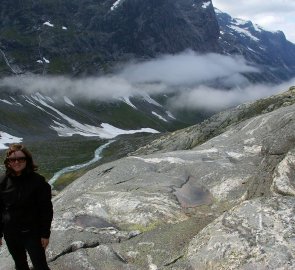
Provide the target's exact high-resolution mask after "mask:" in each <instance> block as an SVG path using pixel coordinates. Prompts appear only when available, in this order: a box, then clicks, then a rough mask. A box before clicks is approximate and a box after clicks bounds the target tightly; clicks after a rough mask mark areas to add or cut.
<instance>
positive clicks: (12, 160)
mask: <svg viewBox="0 0 295 270" xmlns="http://www.w3.org/2000/svg"><path fill="white" fill-rule="evenodd" d="M7 160H8V162H10V163H15V162H17V161H18V162H19V163H24V162H26V161H27V158H26V157H13V158H7Z"/></svg>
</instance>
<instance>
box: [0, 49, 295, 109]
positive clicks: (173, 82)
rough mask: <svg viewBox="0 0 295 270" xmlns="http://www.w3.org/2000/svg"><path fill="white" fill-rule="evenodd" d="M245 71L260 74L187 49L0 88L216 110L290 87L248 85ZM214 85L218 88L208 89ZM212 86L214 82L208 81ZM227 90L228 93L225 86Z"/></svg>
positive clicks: (19, 79) (12, 80)
mask: <svg viewBox="0 0 295 270" xmlns="http://www.w3.org/2000/svg"><path fill="white" fill-rule="evenodd" d="M244 73H259V69H258V68H257V67H255V66H251V65H249V64H248V63H247V62H246V61H245V60H244V59H243V58H242V57H233V56H224V55H220V54H215V53H209V54H205V55H199V54H196V53H194V52H192V51H185V52H183V53H181V54H178V55H163V56H161V57H159V58H157V59H154V60H149V61H145V62H136V63H134V62H133V63H129V64H125V65H124V66H123V67H121V68H120V69H118V70H116V72H114V73H112V74H111V75H106V76H97V77H94V76H92V77H86V78H70V77H64V76H40V75H18V76H13V77H5V78H2V79H1V80H0V87H2V88H9V89H18V90H21V91H23V92H24V93H26V94H34V93H37V92H38V93H42V94H44V95H48V96H51V97H64V96H66V97H69V98H70V99H71V100H73V101H75V100H76V99H90V100H92V99H97V100H100V101H112V100H113V99H122V98H126V97H132V96H146V94H148V95H158V94H173V95H171V97H170V98H169V100H168V106H169V107H170V109H172V110H173V109H183V108H188V109H202V110H209V111H218V110H221V109H224V108H227V107H230V106H234V105H237V104H240V103H243V102H248V101H253V100H256V99H258V98H263V97H266V96H270V95H272V94H275V93H278V92H280V91H281V90H282V91H283V90H284V89H286V88H287V87H289V86H290V85H292V84H294V81H295V79H293V80H292V81H290V82H286V83H283V84H282V85H262V84H255V85H253V84H251V83H250V82H249V80H248V79H247V78H246V77H245V76H244V75H243V74H244ZM214 81H215V82H218V83H217V84H215V85H219V84H220V86H221V87H220V88H219V87H215V86H214V87H212V86H210V82H214ZM211 85H212V83H211ZM225 87H226V89H227V90H225V89H224V88H225Z"/></svg>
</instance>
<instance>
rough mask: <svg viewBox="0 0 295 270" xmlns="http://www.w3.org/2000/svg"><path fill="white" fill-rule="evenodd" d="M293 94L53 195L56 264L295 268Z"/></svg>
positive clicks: (106, 167) (52, 256) (105, 168)
mask: <svg viewBox="0 0 295 270" xmlns="http://www.w3.org/2000/svg"><path fill="white" fill-rule="evenodd" d="M294 97H295V89H294V87H293V88H290V90H289V91H287V92H285V93H282V94H280V95H277V96H273V97H271V98H269V99H267V100H260V101H258V102H257V103H253V104H248V105H243V106H245V107H244V108H245V110H244V114H243V112H242V110H241V108H242V107H238V108H236V109H235V110H231V111H227V112H224V113H223V114H220V115H219V116H216V117H215V118H213V120H212V119H211V120H208V121H207V124H203V126H202V125H201V126H198V127H197V128H196V127H194V128H196V131H197V132H195V136H196V138H199V137H200V134H202V132H205V133H208V127H211V131H210V132H209V133H211V134H212V135H210V136H208V135H206V136H203V137H204V140H203V143H201V144H198V143H196V144H194V143H193V144H190V146H187V145H186V146H185V148H186V150H175V151H167V152H154V153H153V154H148V155H134V156H129V157H126V158H122V159H119V160H116V161H114V162H110V163H106V164H103V165H101V166H99V167H97V168H95V169H93V170H91V171H89V172H88V173H87V174H85V175H84V176H82V177H81V178H79V179H78V180H77V181H75V182H74V183H72V184H71V185H70V186H68V187H67V188H65V189H64V190H63V191H62V192H61V193H60V194H59V195H57V196H56V197H55V198H54V200H53V201H54V208H55V216H54V222H53V226H52V229H53V232H52V238H51V243H50V246H49V249H48V258H49V261H50V267H51V269H53V270H57V269H59V270H67V269H69V270H70V269H71V270H76V269H105V270H107V269H174V270H176V269H178V270H189V269H198V270H199V269H294V267H295V257H294V249H295V244H294V233H295V231H294V230H295V229H294V228H295V226H294V223H295V219H294V216H295V215H294V213H295V209H294V202H295V201H294V194H295V183H294V175H295V168H294V161H295V154H294V153H295V152H294V151H295V150H294V149H295V144H294V142H295V134H294V128H295V115H294V114H295V104H293V103H294ZM262 104H267V106H266V105H265V106H266V108H268V109H266V108H261V105H262ZM249 106H251V107H252V109H253V108H257V111H256V113H253V114H252V115H249V111H247V108H249ZM221 116H223V117H221ZM210 122H211V123H212V126H210ZM226 123H227V124H226ZM206 127H207V128H206ZM214 127H215V128H214ZM192 129H193V128H190V129H188V130H186V129H184V130H182V131H179V132H178V133H177V134H178V140H179V143H178V144H177V145H180V142H181V140H182V139H183V138H184V136H185V135H186V134H187V132H188V133H190V135H191V136H193V134H194V133H193V131H192ZM218 134H219V135H218ZM174 136H175V137H174V140H173V141H171V143H172V144H174V146H175V144H176V141H177V139H176V135H174ZM163 145H164V140H163ZM168 145H169V140H168V141H165V147H166V146H168ZM174 146H173V147H174ZM177 147H178V146H177ZM180 148H184V147H183V146H182V147H180ZM180 148H178V149H180ZM1 256H2V258H1V260H2V261H1V267H2V268H1V269H5V270H8V269H11V259H10V258H9V256H8V255H7V251H6V250H5V249H4V250H3V249H2V250H1ZM3 267H5V268H3Z"/></svg>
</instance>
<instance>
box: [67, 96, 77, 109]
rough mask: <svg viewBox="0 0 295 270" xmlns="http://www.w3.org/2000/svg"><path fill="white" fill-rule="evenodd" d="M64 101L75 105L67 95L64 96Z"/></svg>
mask: <svg viewBox="0 0 295 270" xmlns="http://www.w3.org/2000/svg"><path fill="white" fill-rule="evenodd" d="M64 101H65V103H66V104H68V105H70V106H73V107H74V106H75V105H74V103H73V102H72V101H71V100H70V99H69V98H68V97H66V96H64Z"/></svg>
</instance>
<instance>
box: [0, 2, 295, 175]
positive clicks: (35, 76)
mask: <svg viewBox="0 0 295 270" xmlns="http://www.w3.org/2000/svg"><path fill="white" fill-rule="evenodd" d="M186 50H190V52H191V53H189V54H186V55H185V57H186V58H185V59H186V61H187V59H188V60H189V59H192V58H193V59H194V61H195V62H197V63H200V64H198V65H199V66H200V67H199V66H198V68H201V69H204V70H205V72H203V73H201V74H202V75H201V77H202V78H201V79H200V81H198V82H197V83H196V82H193V83H191V82H190V81H189V80H188V82H187V84H186V85H172V86H171V85H169V84H167V85H166V84H165V83H163V82H162V81H161V77H160V78H158V77H157V78H156V79H153V78H152V79H153V80H150V81H148V82H147V83H146V82H145V81H144V79H145V78H144V79H143V82H141V81H140V82H137V81H136V80H134V81H132V80H131V81H128V80H127V79H126V78H125V77H122V76H121V77H113V76H115V75H117V74H118V73H119V72H118V70H120V68H122V66H124V67H125V65H127V64H130V63H133V64H134V63H135V65H134V66H133V67H135V69H137V68H138V66H137V65H136V64H137V63H139V64H140V63H147V64H149V63H150V62H152V61H155V63H157V61H162V60H163V59H164V60H165V59H167V58H169V57H176V58H177V57H182V56H183V52H185V51H186ZM179 55H180V56H179ZM196 55H197V56H200V55H201V56H204V57H207V56H208V57H209V58H210V57H211V58H212V59H213V60H212V59H211V62H213V63H215V62H218V61H215V60H216V59H215V58H214V57H217V58H218V59H217V60H220V59H219V58H222V61H227V60H229V59H231V60H230V61H232V59H235V57H239V56H243V57H244V58H245V59H246V61H247V63H244V62H243V63H242V64H241V66H246V65H248V66H247V69H245V70H241V71H240V70H238V71H237V70H236V69H237V65H235V66H234V67H233V70H234V71H233V72H234V73H237V74H238V76H239V79H240V78H241V77H242V82H243V83H246V84H247V85H249V84H250V83H255V82H260V83H261V82H265V83H278V82H283V81H286V80H289V79H291V78H292V77H294V75H295V57H294V55H295V45H294V44H292V43H290V42H289V41H287V40H286V38H285V37H284V35H283V33H282V32H274V33H273V32H269V31H266V30H264V29H262V28H260V27H259V26H256V25H253V24H252V23H251V22H249V21H248V22H244V21H241V20H238V19H234V18H231V17H230V15H228V14H225V13H222V12H220V11H218V10H214V7H213V5H212V2H211V1H209V0H208V1H202V0H165V1H164V0H149V1H147V0H118V1H115V0H99V1H97V0H85V1H80V0H63V1H60V0H51V1H48V0H38V1H35V0H2V1H1V10H0V78H1V79H0V114H1V118H0V146H1V148H2V149H3V148H5V147H6V145H7V143H9V142H12V141H21V140H22V141H24V142H25V143H26V144H28V145H29V146H31V147H33V148H35V147H36V148H37V146H38V147H42V146H44V145H46V147H45V148H46V155H45V157H39V156H38V158H40V160H41V161H42V162H45V163H46V164H49V166H45V167H46V168H43V170H45V172H46V174H48V176H52V173H53V172H55V171H56V170H58V169H61V168H62V166H67V165H71V162H72V164H73V162H75V163H80V162H84V161H87V160H88V159H90V158H91V155H92V154H93V152H94V149H96V148H97V147H100V146H101V145H103V144H104V143H105V141H106V140H108V139H111V138H114V137H116V136H117V135H122V136H119V137H120V138H121V137H124V134H134V133H136V134H137V133H139V134H140V136H141V135H142V136H143V138H145V139H146V140H147V141H149V140H148V139H147V138H148V137H149V136H146V134H147V133H150V132H151V133H152V135H153V136H151V137H152V138H154V137H156V136H158V133H157V132H160V133H166V132H169V131H173V130H177V129H181V128H184V127H187V126H189V125H191V124H195V123H198V122H201V121H203V120H204V119H206V118H208V117H209V116H211V115H212V114H213V113H214V112H215V111H216V110H213V112H212V111H210V110H207V109H202V108H197V109H196V108H184V109H183V108H181V109H178V108H174V109H173V108H172V106H170V104H169V102H170V101H171V100H172V99H174V101H175V100H176V101H178V99H179V98H178V95H177V94H178V93H181V92H182V91H185V89H186V88H190V87H191V88H192V89H194V88H195V87H198V85H199V84H202V85H203V84H204V85H206V86H211V87H218V88H221V89H224V90H225V91H227V90H228V89H229V88H230V87H232V86H233V85H231V86H228V84H226V81H227V79H228V78H227V75H226V74H225V75H220V76H217V77H216V76H215V77H214V76H211V73H213V70H214V68H213V69H208V70H206V69H205V66H204V67H202V65H205V64H204V61H205V63H206V61H207V58H205V60H201V59H200V58H197V57H195V56H196ZM212 56H213V57H212ZM165 57H166V58H165ZM223 57H229V58H226V59H225V58H223ZM209 58H208V59H209ZM159 59H160V60H159ZM169 59H170V58H169ZM149 61H150V62H149ZM199 61H200V62H199ZM202 61H203V62H202ZM208 61H209V60H208ZM167 63H168V64H166V65H165V66H164V67H162V68H160V69H159V68H156V69H155V70H156V71H154V72H157V70H161V71H162V70H164V69H167V73H169V70H170V66H173V68H174V71H175V70H182V69H184V70H185V67H186V66H188V65H187V64H186V63H183V65H179V66H178V62H175V61H174V62H172V63H171V62H169V61H167ZM239 63H240V62H238V64H239ZM154 67H155V66H152V68H154ZM138 69H139V68H138ZM221 69H223V67H221ZM139 70H140V69H139ZM145 72H146V73H148V72H147V71H146V70H145V69H142V74H143V75H145ZM159 73H160V72H159ZM114 74H115V75H114ZM120 75H121V74H120ZM169 75H170V74H169ZM178 76H180V75H179V73H175V75H174V73H172V74H171V75H170V77H172V80H173V79H177V77H178ZM193 76H197V75H195V74H193ZM89 77H90V79H89ZM97 77H98V78H103V79H102V80H100V81H99V82H98V83H97V81H95V80H93V78H97ZM184 78H185V79H186V77H185V76H184ZM79 79H81V80H79ZM170 79H171V78H170ZM113 81H115V82H116V83H114V84H110V85H109V83H111V82H112V83H113ZM126 81H127V83H126ZM52 85H54V86H53V87H52ZM77 85H79V91H80V92H79V93H78V94H77V93H75V90H76V89H75V87H77ZM105 85H108V86H107V87H105ZM163 85H164V87H163ZM30 86H31V88H30ZM234 86H237V87H240V85H239V82H237V83H236V82H235V81H234ZM51 88H54V91H46V90H48V89H51ZM125 88H127V90H126V92H124V91H122V89H123V90H124V89H125ZM129 88H131V90H132V91H133V92H132V91H129ZM162 88H163V89H164V90H162ZM146 89H147V90H148V91H149V92H148V91H147V92H146ZM159 89H160V90H159ZM89 90H90V92H92V94H93V95H92V96H88V94H87V93H88V92H89ZM102 91H104V92H105V93H103V94H107V93H108V92H110V93H112V94H114V97H113V96H111V95H110V96H111V98H109V99H107V100H106V99H104V98H102V97H103V96H104V95H101V93H100V92H102ZM121 91H122V94H121ZM165 91H166V92H165ZM96 92H98V93H100V95H98V94H97V95H96ZM225 93H226V92H225ZM193 99H198V98H196V97H194V96H193V97H192V98H188V100H189V101H190V100H193ZM205 99H206V97H205ZM179 102H181V99H179ZM232 105H233V104H230V105H228V106H232ZM172 109H173V110H172ZM218 110H220V109H218ZM135 136H137V135H135ZM138 136H139V135H138ZM116 138H118V137H116ZM125 138H126V136H125V137H124V139H123V141H124V142H125V141H127V140H126V139H125ZM139 141H140V143H139V144H135V145H132V144H131V143H130V141H128V145H129V146H131V145H132V147H129V146H128V147H127V149H128V150H127V149H125V148H124V147H123V148H124V149H125V150H124V151H122V153H120V154H119V155H118V157H121V156H123V155H124V154H126V153H127V152H128V151H134V150H135V149H136V147H139V146H142V145H143V144H144V143H143V141H144V139H142V140H141V139H138V142H139ZM81 144H82V145H84V144H85V145H88V146H87V147H84V151H87V155H84V154H83V153H82V152H84V151H80V150H79V148H80V147H81ZM73 145H75V146H77V147H75V150H74V151H75V152H74V156H75V158H72V157H70V156H71V154H72V153H71V152H70V150H69V149H71V147H73ZM60 149H63V151H64V155H60V159H59V158H57V157H56V156H58V153H59V151H60ZM47 157H50V162H49V161H48V163H47V162H46V158H47ZM65 159H68V160H67V161H66V162H65V161H64V160H65ZM51 163H53V164H56V165H55V166H53V167H52V166H51ZM51 167H52V168H51ZM49 168H50V169H49ZM0 169H1V167H0ZM48 170H50V172H48Z"/></svg>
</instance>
